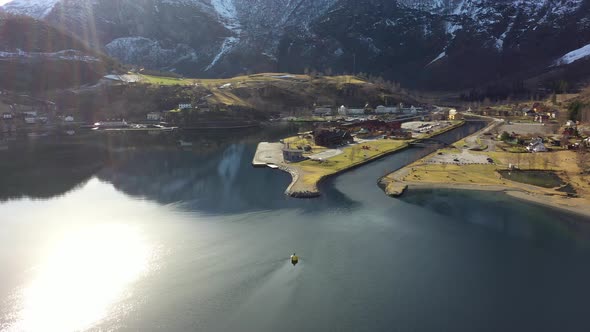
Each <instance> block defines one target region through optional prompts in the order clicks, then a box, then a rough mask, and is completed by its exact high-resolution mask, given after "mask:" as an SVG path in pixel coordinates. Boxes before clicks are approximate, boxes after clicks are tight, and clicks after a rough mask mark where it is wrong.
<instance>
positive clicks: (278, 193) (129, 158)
mask: <svg viewBox="0 0 590 332" xmlns="http://www.w3.org/2000/svg"><path fill="white" fill-rule="evenodd" d="M254 150H255V144H245V143H237V142H236V143H230V144H225V145H222V146H220V148H219V149H218V150H216V151H214V152H208V153H206V154H203V153H200V152H197V153H195V152H193V151H180V150H178V149H168V150H141V151H133V152H129V153H125V154H115V155H114V156H112V160H111V164H110V165H109V166H108V167H105V168H104V169H103V170H102V171H101V172H100V173H99V174H98V177H99V179H101V180H103V181H106V182H109V183H112V184H113V186H114V187H115V188H117V189H118V190H120V191H122V192H124V193H126V194H128V195H131V196H136V197H144V198H147V199H150V200H154V201H156V202H158V203H160V204H180V205H182V206H183V207H184V208H186V209H189V210H199V211H204V212H207V213H237V212H244V211H259V210H269V209H276V208H280V207H291V208H293V207H300V208H305V209H306V210H308V209H310V208H311V209H315V208H321V207H324V208H325V203H326V202H328V204H331V203H334V202H338V204H342V203H346V205H347V206H350V204H352V203H351V202H349V201H346V200H347V199H346V198H345V197H344V196H343V195H341V194H339V195H331V196H330V197H324V198H323V199H322V200H321V202H322V203H324V204H319V203H320V200H315V201H313V202H312V201H305V200H296V199H291V198H288V197H286V196H285V195H284V190H285V188H286V187H287V185H288V184H289V182H290V180H291V177H290V176H289V175H288V174H286V173H282V172H278V171H276V170H271V169H255V168H253V167H252V166H251V160H252V156H253V155H254ZM343 200H345V201H344V202H343Z"/></svg>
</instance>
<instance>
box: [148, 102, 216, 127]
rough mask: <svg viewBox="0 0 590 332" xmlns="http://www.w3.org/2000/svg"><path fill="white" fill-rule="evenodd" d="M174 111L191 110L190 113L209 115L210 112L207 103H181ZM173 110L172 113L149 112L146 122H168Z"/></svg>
mask: <svg viewBox="0 0 590 332" xmlns="http://www.w3.org/2000/svg"><path fill="white" fill-rule="evenodd" d="M176 110H178V111H181V112H182V111H186V110H191V111H198V112H199V113H209V112H211V108H210V106H209V104H207V103H202V104H199V105H193V104H191V103H181V104H178V107H177V108H176ZM174 111H175V110H172V111H162V112H149V113H148V114H147V116H146V117H147V121H148V122H162V121H168V120H169V119H168V118H169V115H170V114H171V113H173V112H174Z"/></svg>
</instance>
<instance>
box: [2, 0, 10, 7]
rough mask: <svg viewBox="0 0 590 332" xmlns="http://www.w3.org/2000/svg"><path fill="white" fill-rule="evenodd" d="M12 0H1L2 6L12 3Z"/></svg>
mask: <svg viewBox="0 0 590 332" xmlns="http://www.w3.org/2000/svg"><path fill="white" fill-rule="evenodd" d="M10 1H11V0H0V6H2V5H3V4H5V3H7V2H10Z"/></svg>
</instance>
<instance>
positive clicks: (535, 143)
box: [526, 138, 548, 152]
mask: <svg viewBox="0 0 590 332" xmlns="http://www.w3.org/2000/svg"><path fill="white" fill-rule="evenodd" d="M526 149H527V151H528V152H547V151H548V150H547V147H546V146H545V144H543V140H542V139H541V138H535V139H533V140H532V141H531V143H530V144H529V146H527V147H526Z"/></svg>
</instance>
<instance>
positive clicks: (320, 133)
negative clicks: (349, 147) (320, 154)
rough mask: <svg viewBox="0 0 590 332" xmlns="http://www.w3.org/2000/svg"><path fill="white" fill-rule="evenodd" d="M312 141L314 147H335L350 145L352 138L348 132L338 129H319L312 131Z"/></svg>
mask: <svg viewBox="0 0 590 332" xmlns="http://www.w3.org/2000/svg"><path fill="white" fill-rule="evenodd" d="M313 139H314V142H315V144H316V145H318V146H326V147H335V146H340V145H344V144H349V143H352V141H353V138H352V136H351V135H350V133H349V132H348V131H345V130H340V129H335V128H331V129H327V128H319V129H316V130H314V131H313Z"/></svg>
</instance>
